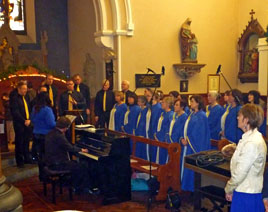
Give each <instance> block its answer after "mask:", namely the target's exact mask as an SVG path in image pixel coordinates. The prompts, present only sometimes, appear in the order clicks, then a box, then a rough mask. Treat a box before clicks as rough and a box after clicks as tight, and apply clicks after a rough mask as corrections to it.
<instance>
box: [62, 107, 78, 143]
mask: <svg viewBox="0 0 268 212" xmlns="http://www.w3.org/2000/svg"><path fill="white" fill-rule="evenodd" d="M82 112H83V110H80V109H74V110H65V111H64V114H65V115H71V116H75V117H76V118H79V119H81V113H82ZM70 121H71V122H72V124H71V141H72V143H73V144H74V143H75V120H74V119H73V120H70ZM80 121H82V120H80Z"/></svg>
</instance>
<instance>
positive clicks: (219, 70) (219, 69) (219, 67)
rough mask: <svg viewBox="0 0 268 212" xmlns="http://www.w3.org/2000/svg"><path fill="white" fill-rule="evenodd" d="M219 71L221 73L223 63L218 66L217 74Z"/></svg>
mask: <svg viewBox="0 0 268 212" xmlns="http://www.w3.org/2000/svg"><path fill="white" fill-rule="evenodd" d="M219 73H221V64H220V65H219V66H218V68H217V72H216V74H219Z"/></svg>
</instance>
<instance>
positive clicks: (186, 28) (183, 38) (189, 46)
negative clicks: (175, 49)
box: [179, 18, 198, 63]
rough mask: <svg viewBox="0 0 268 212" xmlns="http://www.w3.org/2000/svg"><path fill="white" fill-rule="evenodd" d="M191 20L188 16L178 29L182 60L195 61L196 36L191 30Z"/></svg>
mask: <svg viewBox="0 0 268 212" xmlns="http://www.w3.org/2000/svg"><path fill="white" fill-rule="evenodd" d="M191 22H192V20H191V19H190V18H187V19H186V21H185V22H184V23H183V24H182V26H181V31H180V35H179V37H180V44H181V56H182V62H183V63H185V62H188V63H197V43H198V42H197V38H196V36H195V34H193V33H192V32H191V26H190V25H191Z"/></svg>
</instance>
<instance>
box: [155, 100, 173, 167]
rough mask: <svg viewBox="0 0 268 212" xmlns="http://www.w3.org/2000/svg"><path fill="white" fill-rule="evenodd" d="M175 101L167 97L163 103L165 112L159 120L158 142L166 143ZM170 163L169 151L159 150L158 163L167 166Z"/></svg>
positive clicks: (157, 154)
mask: <svg viewBox="0 0 268 212" xmlns="http://www.w3.org/2000/svg"><path fill="white" fill-rule="evenodd" d="M172 106H173V99H172V98H171V97H165V98H164V99H163V102H162V109H163V112H162V113H161V116H160V118H159V120H158V124H157V132H156V133H155V139H156V140H158V141H162V142H166V140H167V135H168V131H169V126H170V123H171V121H172V117H173V113H174V112H173V111H172V110H171V108H172ZM167 162H168V152H167V149H164V148H159V147H158V148H157V152H156V163H159V164H166V163H167Z"/></svg>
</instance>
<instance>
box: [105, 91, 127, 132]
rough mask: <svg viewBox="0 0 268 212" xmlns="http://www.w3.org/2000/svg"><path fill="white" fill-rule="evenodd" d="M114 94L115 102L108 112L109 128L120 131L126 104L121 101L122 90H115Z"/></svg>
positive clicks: (122, 98)
mask: <svg viewBox="0 0 268 212" xmlns="http://www.w3.org/2000/svg"><path fill="white" fill-rule="evenodd" d="M114 96H115V101H116V103H115V104H114V107H113V109H112V110H111V113H110V121H109V129H110V130H115V131H121V130H122V126H123V125H124V115H125V112H126V111H127V105H126V104H125V103H124V102H123V101H124V94H123V92H122V91H115V92H114Z"/></svg>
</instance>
